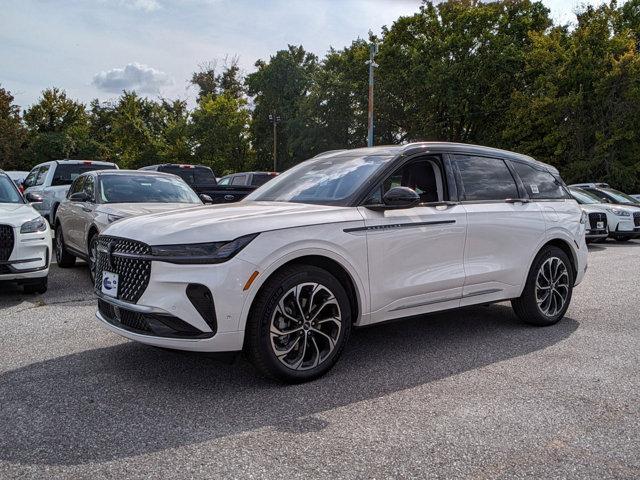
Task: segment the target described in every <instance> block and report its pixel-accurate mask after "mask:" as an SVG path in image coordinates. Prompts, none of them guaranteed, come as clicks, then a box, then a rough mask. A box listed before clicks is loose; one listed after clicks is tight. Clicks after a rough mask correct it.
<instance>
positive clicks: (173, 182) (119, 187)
mask: <svg viewBox="0 0 640 480" xmlns="http://www.w3.org/2000/svg"><path fill="white" fill-rule="evenodd" d="M100 203H202V201H201V200H200V198H199V197H198V196H197V195H196V194H195V193H194V191H193V190H191V188H190V187H189V185H187V184H186V183H184V181H183V180H181V179H180V178H177V177H171V176H166V177H165V176H160V175H126V176H125V175H101V176H100Z"/></svg>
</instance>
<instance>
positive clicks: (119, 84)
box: [91, 62, 173, 93]
mask: <svg viewBox="0 0 640 480" xmlns="http://www.w3.org/2000/svg"><path fill="white" fill-rule="evenodd" d="M91 83H92V84H93V85H94V86H95V87H97V88H98V89H99V90H102V91H105V92H110V93H120V92H121V91H122V90H136V91H137V92H139V93H158V92H159V91H160V88H161V87H165V86H168V85H172V84H173V79H172V78H171V77H170V76H169V75H167V74H166V73H164V72H161V71H160V70H156V69H155V68H152V67H149V66H147V65H142V64H140V63H137V62H134V63H129V64H127V65H126V66H125V67H124V68H113V69H111V70H107V71H103V72H100V73H96V74H95V75H94V76H93V81H92V82H91Z"/></svg>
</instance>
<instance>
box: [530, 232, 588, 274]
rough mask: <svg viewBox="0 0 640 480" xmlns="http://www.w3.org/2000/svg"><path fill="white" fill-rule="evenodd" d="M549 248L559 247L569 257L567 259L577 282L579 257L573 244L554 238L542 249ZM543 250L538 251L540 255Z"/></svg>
mask: <svg viewBox="0 0 640 480" xmlns="http://www.w3.org/2000/svg"><path fill="white" fill-rule="evenodd" d="M547 246H553V247H558V248H559V249H560V250H562V251H563V252H564V253H565V254H566V255H567V257H569V261H570V262H571V270H572V271H573V279H574V281H575V279H576V278H577V276H578V256H577V255H576V252H575V251H574V250H573V248H572V247H571V244H570V243H569V242H568V241H566V240H564V239H562V238H553V239H551V240H549V241H548V242H547V243H545V244H544V245H543V246H542V248H544V247H547ZM542 248H540V249H539V250H538V253H540V251H541V250H542ZM538 253H536V256H538Z"/></svg>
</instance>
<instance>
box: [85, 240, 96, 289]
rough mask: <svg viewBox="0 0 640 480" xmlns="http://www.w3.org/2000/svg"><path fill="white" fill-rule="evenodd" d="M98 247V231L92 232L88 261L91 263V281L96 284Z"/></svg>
mask: <svg viewBox="0 0 640 480" xmlns="http://www.w3.org/2000/svg"><path fill="white" fill-rule="evenodd" d="M97 248H98V234H97V233H96V232H94V233H93V234H91V237H89V248H88V250H87V251H88V253H89V255H88V256H87V263H88V264H89V278H90V279H91V283H92V284H93V285H95V284H96V255H97V253H98V252H97Z"/></svg>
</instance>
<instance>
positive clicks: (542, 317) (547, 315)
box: [511, 245, 574, 327]
mask: <svg viewBox="0 0 640 480" xmlns="http://www.w3.org/2000/svg"><path fill="white" fill-rule="evenodd" d="M552 259H557V260H558V261H559V263H561V264H562V267H558V270H557V271H558V272H559V273H558V275H560V277H561V278H560V279H557V282H558V283H554V282H556V280H554V281H551V282H549V286H546V284H545V281H544V278H545V277H544V276H543V277H541V278H540V285H541V286H540V287H537V286H536V283H537V280H538V277H539V275H541V269H542V267H543V265H544V266H545V268H546V267H547V266H550V268H553V266H554V265H557V264H558V263H556V262H554V261H551V260H552ZM548 262H550V263H548ZM562 268H563V269H564V272H565V273H566V278H565V277H564V276H563V275H562V273H561V272H562ZM544 275H549V272H548V271H545V272H544ZM549 276H552V275H549ZM560 282H561V283H562V284H560ZM565 283H566V290H565V286H564V284H565ZM573 284H574V273H573V267H572V266H571V261H570V260H569V257H568V256H567V254H566V253H564V251H562V250H561V249H560V248H558V247H554V246H551V245H549V246H546V247H544V248H543V249H542V250H541V251H540V252H539V253H538V255H537V256H536V258H535V260H534V261H533V264H532V265H531V270H530V271H529V275H528V276H527V283H526V285H525V287H524V290H523V292H522V295H521V296H520V297H519V298H516V299H513V300H511V306H512V307H513V310H514V311H515V313H516V315H518V317H520V319H521V320H522V321H524V322H526V323H529V324H531V325H536V326H540V327H543V326H548V325H553V324H555V323H557V322H559V321H560V320H561V319H562V317H564V314H565V313H566V311H567V309H568V308H569V304H570V303H571V295H572V293H573ZM556 287H557V289H556ZM545 291H548V295H549V296H550V297H547V296H545V295H544V292H545ZM539 294H542V297H541V298H542V303H540V304H539V303H538V299H539V297H538V295H539ZM565 294H566V296H565V297H563V295H565ZM561 301H563V302H562V303H561ZM552 302H555V303H552ZM559 303H561V305H559ZM547 305H548V310H547V311H546V312H545V306H547ZM553 305H555V308H553Z"/></svg>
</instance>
